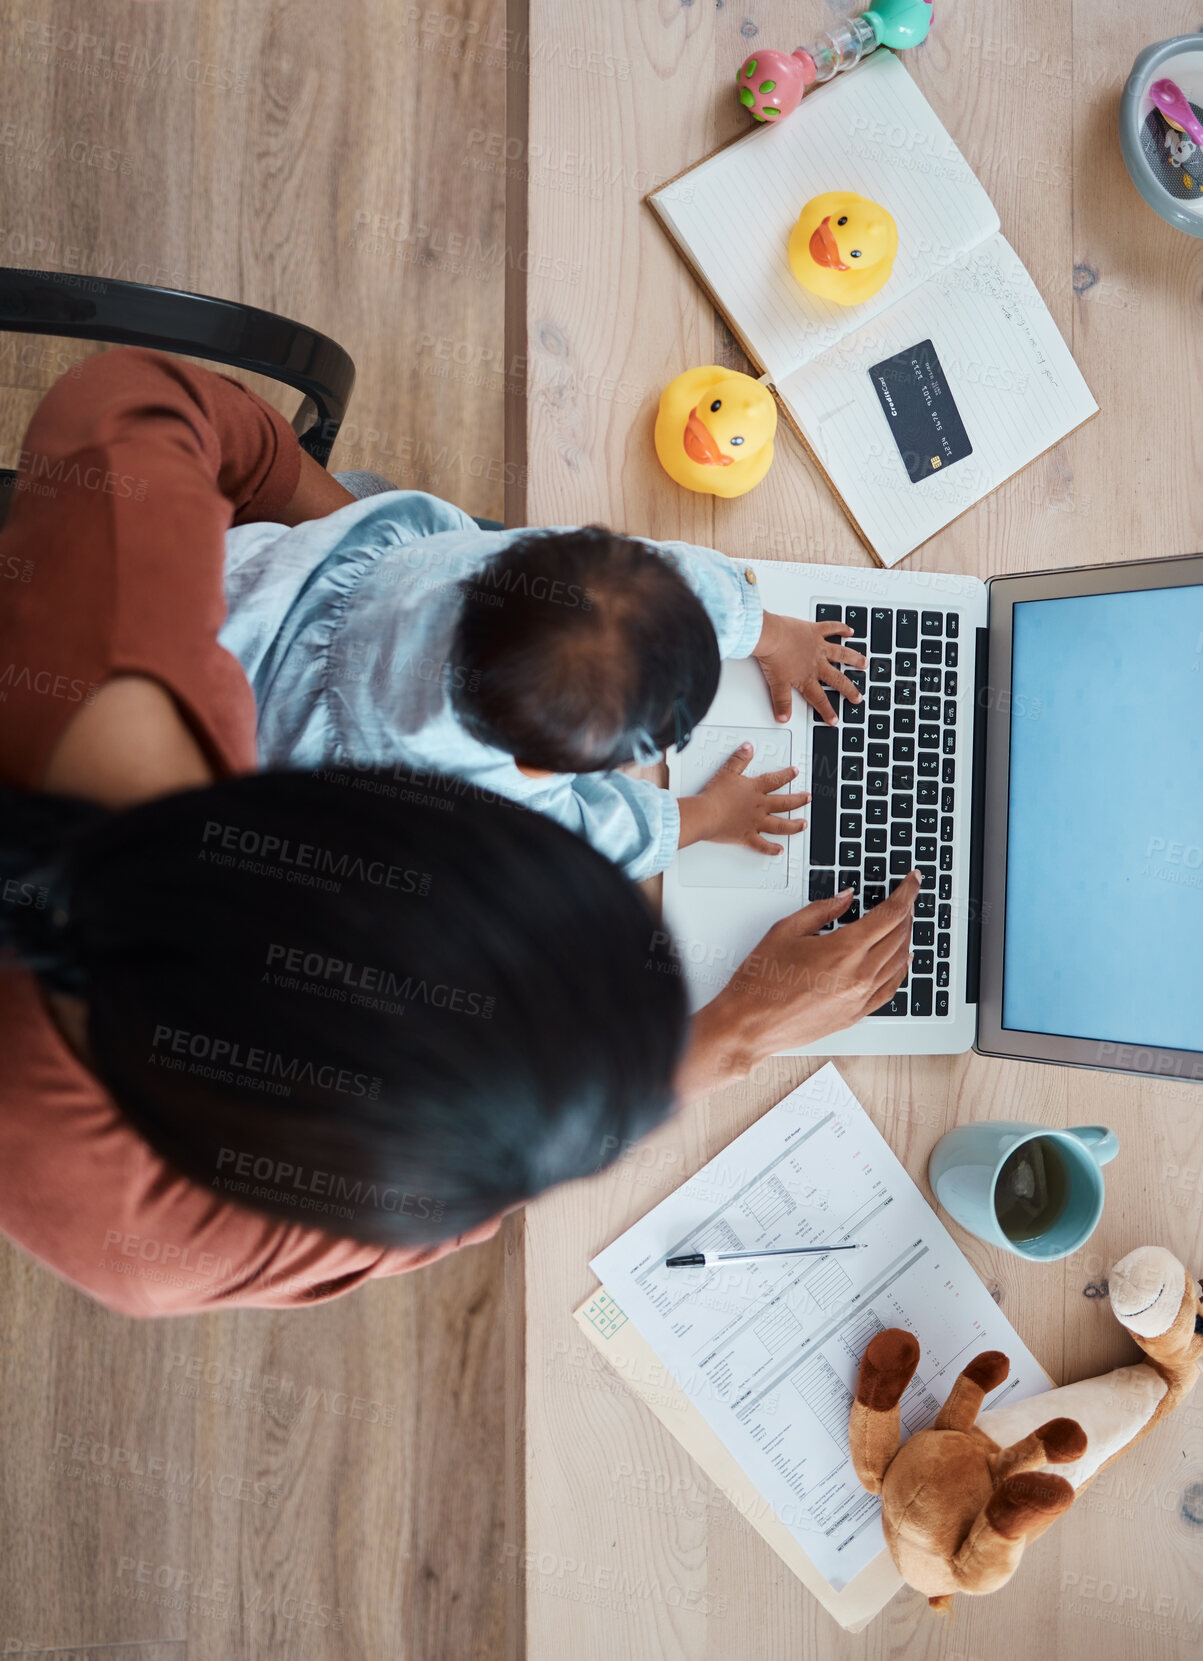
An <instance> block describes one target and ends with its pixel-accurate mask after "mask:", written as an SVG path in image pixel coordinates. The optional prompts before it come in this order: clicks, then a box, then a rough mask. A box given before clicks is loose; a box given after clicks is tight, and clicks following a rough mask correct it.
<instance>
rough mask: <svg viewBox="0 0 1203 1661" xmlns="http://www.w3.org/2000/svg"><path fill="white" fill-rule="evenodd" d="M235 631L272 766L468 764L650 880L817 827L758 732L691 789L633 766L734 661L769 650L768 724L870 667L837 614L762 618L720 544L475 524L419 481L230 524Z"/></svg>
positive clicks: (846, 685) (475, 774)
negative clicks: (688, 861) (709, 853)
mask: <svg viewBox="0 0 1203 1661" xmlns="http://www.w3.org/2000/svg"><path fill="white" fill-rule="evenodd" d="M226 599H227V604H228V607H229V616H228V618H227V621H226V623H225V625H224V627H223V629H222V633H221V639H222V643H223V645H225V646H226V648H227V649H228V650H229V651H231V652H232V653H233V654H234V655H235V656H236V657H237V658H238V659H239V661H240V662H241V663H242V665H243V668H244V669H245V671H246V673H247V676H248V678H249V680H250V682H251V685H252V687H253V689H254V692H255V698H256V702H257V705H258V711H259V749H260V760H261V762H262V763H263V764H264V765H269V766H289V767H305V766H310V767H318V766H329V765H343V766H354V765H368V764H371V765H375V766H379V765H388V764H398V763H399V764H402V766H403V768H404V769H405V771H404V772H401V773H399V780H401V781H404V780H405V779H410V781H411V782H412V783H414V784H415V785H416V786H418V787H420V784H421V776H422V775H424V774H426V773H429V772H434V773H437V774H440V775H445V774H454V775H457V776H458V777H460V778H462V779H463V780H465V781H466V782H467V783H468V784H469V785H471V786H474V787H476V788H478V789H480V790H482V791H488V792H495V793H497V794H499V795H502V796H505V797H507V798H510V799H512V800H516V801H519V802H522V803H524V804H525V805H526V806H528V807H530V808H532V809H534V810H536V811H538V812H542V813H546V814H548V815H549V816H550V817H552V818H554V819H556V820H558V821H559V822H560V823H561V824H564V825H567V826H569V827H570V828H571V829H572V830H575V831H577V832H578V833H579V834H581V835H583V836H585V837H587V838H588V840H589V841H590V842H592V843H593V844H594V846H595V847H597V848H598V849H599V850H600V851H601V852H603V853H605V854H607V855H608V856H609V857H610V858H611V859H613V860H614V861H615V862H616V863H617V864H619V865H621V866H622V868H623V869H624V870H625V871H626V873H627V875H628V876H630V877H631V878H632V879H634V880H641V879H643V878H646V877H650V876H654V875H656V873H658V872H660V871H662V870H663V869H664V868H665V867H666V866H667V865H668V864H669V863H670V862H671V860H672V858H673V855H674V854H675V853H676V850H677V849H678V848H681V847H686V846H688V845H689V844H690V843H692V842H698V841H703V840H710V841H718V842H733V843H742V844H744V845H746V846H749V847H752V848H755V849H757V850H759V851H760V852H762V853H765V854H767V855H777V854H779V853H780V852H781V845H780V844H779V843H776V842H770V841H768V840H766V836H767V835H769V834H771V835H776V836H789V835H794V834H796V833H797V832H798V831H800V830H802V829H803V828H804V825H805V821H804V820H801V819H787V818H785V817H783V815H785V814H788V813H789V812H790V811H791V810H792V809H794V808H797V807H800V806H801V805H802V804H803V803H805V802H806V801H808V800H809V797H808V796H806V795H805V794H803V793H800V792H794V793H789V792H787V791H786V790H785V788H784V787H786V786H787V785H788V784H789V783H790V781H791V780H792V779H794V778H795V777H796V775H797V769H796V768H793V767H790V768H785V769H782V770H780V771H778V772H772V773H762V774H760V775H759V776H755V777H749V776H748V775H747V773H746V771H745V770H746V768H747V765H748V761H749V759H750V757H751V753H752V747H751V745H750V744H745V745H742V746H741V747H740V748H739V749H738V750H736V752H735V754H734V755H733V756H731V758H730V759H729V760H728V761H727V762H726V763H725V764H724V765H723V766H722V767H721V768H720V769H719V770H718V772H717V773H716V774H715V775H714V777H713V778H712V779H711V780H710V781H709V783H707V785H706V786H705V788H704V789H703V790H702V791H701V792H700V793H699V794H698V795H696V796H690V797H686V798H684V799H682V800H681V801H680V802H679V803H678V801H677V800H676V799H675V798H674V797H673V796H671V795H670V794H669V793H668V792H667V791H665V790H661V789H659V788H658V787H657V786H655V785H653V784H651V783H650V782H649V781H647V780H646V779H640V778H634V777H632V776H630V774H629V773H627V772H624V771H621V769H623V768H625V767H627V766H628V764H630V763H636V764H646V763H649V762H652V761H655V760H656V759H657V758H658V757H659V755H660V754H661V752H662V751H663V750H664V749H666V748H667V746H668V745H670V744H675V745H677V746H678V747H681V746H683V745H684V744H686V743H687V742H688V740H689V736H690V734H691V732H692V730H693V728H694V727H695V726H696V725H697V723H698V722H699V721H701V720H702V719H703V717H704V716H705V714H706V711H707V709H708V708H709V706H710V704H711V702H712V700H713V698H714V694H715V691H716V689H717V687H718V680H719V671H720V664H721V660H722V659H723V658H728V657H747V656H755V657H756V658H757V660H758V662H759V663H760V666H761V669H762V670H763V672H764V676H765V680H766V682H767V685H768V695H769V698H770V700H771V703H772V707H773V710H774V713H775V715H776V718H777V719H778V720H779V721H785V720H788V718H789V714H790V709H791V705H792V700H793V689H794V688H797V689H798V691H799V692H801V694H802V696H803V697H804V698H805V699H806V700H807V701H808V702H809V703H810V704H811V705H812V706H813V707H814V709H815V710H816V711H817V712H818V714H819V715H820V716H821V717H822V718H823V719H825V720H827V721H829V722H832V723H834V720H835V717H834V715H833V713H832V708H831V703H830V701H829V699H828V696H827V693H826V691H825V687H826V686H830V687H832V688H833V689H835V690H838V691H839V692H841V693H843V694H844V695H845V696H847V697H850V698H851V699H853V701H859V698H860V694H859V692H858V691H857V690H856V688H855V687H854V686H853V685H852V684H851V683H850V682H849V681H848V680H847V679H846V677H845V676H844V675H843V674H842V673H841V669H840V667H839V666H840V665H846V666H849V667H863V666H864V659H863V658H862V657H861V656H860V655H859V654H858V653H856V652H853V651H851V650H850V649H849V648H848V647H846V646H844V645H842V644H840V642H839V639H831V638H828V637H832V636H839V637H841V638H842V637H845V636H847V635H848V634H850V633H851V631H850V630H849V629H848V628H847V627H846V626H843V625H833V624H830V623H824V624H821V625H820V624H817V623H809V622H803V621H799V620H797V619H794V618H786V617H778V616H774V615H773V614H771V613H766V612H765V611H764V610H763V608H762V606H761V603H760V597H759V593H758V590H757V586H756V579H755V573H754V572H752V571H750V570H747V569H745V568H744V567H742V566H740V565H739V564H738V563H737V562H736V561H734V560H730V559H727V558H726V557H725V556H724V555H722V554H719V553H716V552H715V551H714V550H713V549H709V548H701V547H694V546H691V545H689V544H684V543H658V544H657V543H648V542H642V541H637V540H635V539H634V538H631V537H625V536H618V535H615V534H614V533H612V532H610V531H606V530H600V529H598V528H596V527H590V528H588V529H583V530H582V529H576V530H520V531H482V530H481V529H480V528H479V527H478V526H477V525H476V524H475V522H474V521H473V520H471V519H469V518H468V516H467V515H466V514H464V513H461V512H460V510H459V509H458V508H455V507H452V506H451V505H450V504H448V503H445V502H440V501H438V500H437V498H435V497H432V496H427V495H425V494H424V493H422V492H419V491H392V490H390V491H388V492H387V493H385V494H378V495H373V496H371V497H369V498H367V499H365V500H363V501H359V502H356V503H354V504H352V505H351V506H348V507H345V508H342V509H340V510H338V511H337V512H335V513H333V514H330V515H329V516H327V517H326V518H324V519H318V520H311V521H309V522H307V523H305V524H302V525H299V526H297V527H295V528H293V529H291V530H289V529H285V528H284V527H282V526H264V525H261V524H258V525H248V526H245V527H240V528H237V529H235V530H233V531H231V532H230V533H229V535H228V539H227V558H226Z"/></svg>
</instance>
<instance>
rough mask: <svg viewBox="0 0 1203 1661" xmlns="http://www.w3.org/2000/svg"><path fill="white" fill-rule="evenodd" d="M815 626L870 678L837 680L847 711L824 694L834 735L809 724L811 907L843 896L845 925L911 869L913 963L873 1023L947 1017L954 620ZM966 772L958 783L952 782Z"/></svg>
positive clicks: (821, 613) (893, 616)
mask: <svg viewBox="0 0 1203 1661" xmlns="http://www.w3.org/2000/svg"><path fill="white" fill-rule="evenodd" d="M815 617H816V619H817V621H818V622H820V623H847V624H848V626H849V627H850V628H851V630H852V633H851V635H850V636H849V637H848V638H847V639H846V640H845V639H841V641H840V644H841V645H844V646H848V647H851V649H852V650H853V651H854V652H861V653H863V654H864V655H865V656H866V657H867V658H868V660H869V662H868V669H867V670H860V669H850V670H845V671H844V673H845V674H846V675H847V677H848V679H849V680H850V681H851V682H852V684H853V685H854V686H855V687H856V688H857V690H858V691H860V692H861V693H862V694H863V699H862V702H861V703H859V704H851V703H849V702H848V701H847V699H845V698H842V697H841V696H840V694H839V693H838V692H833V691H830V690H829V691H828V693H827V696H828V698H829V699H830V700H831V707H832V710H833V712H834V713H835V715H836V716H837V718H838V720H839V726H838V727H827V726H824V725H822V724H820V723H819V722H818V721H816V722H815V723H814V733H813V750H812V754H811V784H810V792H811V802H810V807H809V818H810V898H811V899H812V900H823V899H828V898H830V897H831V896H832V895H834V894H836V893H838V892H840V891H841V890H843V889H845V888H851V889H852V890H853V899H852V903H851V905H850V906H849V907H848V910H847V911H846V912H845V913H844V916H843V917H842V918H841V919H840V922H841V923H852V922H855V921H856V919H857V918H858V917H859V916H860V915H861V913H862V911H869V910H871V909H872V908H873V907H874V906H875V905H877V904H879V902H880V901H882V900H884V899H885V897H886V895H887V894H892V893H893V891H894V889H895V888H897V886H898V884H899V883H900V882H901V881H902V879H903V877H904V876H905V875H906V873H907V872H908V871H909V870H910V869H911V868H912V866H914V867H917V868H918V869H919V870H920V871H921V872H922V874H923V886H922V888H921V889H920V891H919V896H918V898H917V899H916V901H915V922H914V928H913V931H912V935H911V941H912V949H913V951H914V954H915V955H914V960H913V961H912V963H911V967H910V972H909V974H908V977H907V979H906V980H905V981H903V983H902V986H901V988H900V989H899V990H898V992H896V993H895V995H894V997H893V998H892V999H891V1000H890V1002H889V1003H888V1004H884V1005H883V1006H882V1008H880V1009H878V1010H874V1012H873V1013H874V1015H876V1016H889V1015H918V1016H941V1015H947V1014H948V1008H949V974H950V959H951V953H952V926H953V914H954V906H955V905H956V903H957V899H958V896H957V895H956V894H954V892H953V866H954V859H953V829H954V826H955V823H956V801H957V791H958V788H961V787H963V788H965V789H968V787H969V772H968V766H969V758H968V757H967V756H966V757H962V756H960V755H958V753H957V715H958V700H959V698H960V695H961V686H962V682H963V680H964V675H963V673H962V669H961V663H960V656H961V650H962V646H961V639H960V616H959V614H958V613H957V612H955V611H927V610H908V609H906V608H903V607H899V608H897V609H895V608H894V607H891V606H856V605H850V606H839V605H834V604H831V605H819V606H816V608H815ZM958 768H961V769H963V770H964V771H963V776H961V775H958Z"/></svg>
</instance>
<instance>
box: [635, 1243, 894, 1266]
mask: <svg viewBox="0 0 1203 1661" xmlns="http://www.w3.org/2000/svg"><path fill="white" fill-rule="evenodd" d="M868 1249H869V1242H868V1241H867V1240H859V1241H857V1242H856V1244H855V1245H850V1246H770V1247H769V1248H768V1249H767V1250H765V1251H759V1252H683V1253H681V1254H680V1255H679V1256H677V1257H666V1258H665V1259H664V1266H665V1268H667V1269H709V1268H710V1267H711V1266H712V1265H713V1264H715V1263H736V1262H739V1261H740V1260H741V1259H743V1258H749V1257H820V1256H822V1255H823V1253H825V1252H863V1251H867V1250H868Z"/></svg>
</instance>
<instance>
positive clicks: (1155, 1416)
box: [978, 1246, 1203, 1492]
mask: <svg viewBox="0 0 1203 1661" xmlns="http://www.w3.org/2000/svg"><path fill="white" fill-rule="evenodd" d="M1108 1283H1109V1285H1110V1289H1111V1292H1110V1296H1111V1310H1112V1313H1113V1314H1114V1315H1115V1317H1116V1319H1117V1320H1118V1321H1119V1323H1120V1325H1121V1326H1125V1327H1127V1329H1128V1331H1129V1332H1130V1333H1131V1334H1132V1336H1133V1338H1135V1340H1136V1342H1137V1343H1138V1344H1139V1345H1140V1347H1141V1349H1142V1350H1143V1351H1144V1352H1145V1356H1146V1359H1145V1360H1144V1361H1141V1362H1137V1363H1136V1365H1135V1366H1129V1367H1116V1368H1115V1369H1114V1371H1112V1372H1110V1373H1101V1374H1099V1376H1098V1377H1097V1378H1085V1379H1080V1380H1078V1381H1077V1382H1076V1383H1074V1384H1063V1385H1062V1386H1061V1387H1060V1388H1059V1389H1057V1390H1049V1391H1048V1392H1047V1393H1046V1394H1045V1395H1043V1396H1033V1397H1030V1398H1029V1399H1028V1400H1027V1401H1022V1402H1015V1403H1014V1404H1013V1405H1009V1406H1007V1407H999V1408H995V1409H993V1410H992V1411H991V1412H987V1413H983V1414H982V1416H981V1418H980V1420H979V1421H978V1423H979V1427H980V1428H981V1429H982V1430H984V1431H985V1432H986V1434H987V1435H988V1436H990V1437H992V1438H993V1439H994V1440H995V1441H1007V1442H1009V1441H1013V1440H1016V1439H1017V1438H1019V1437H1021V1436H1023V1435H1025V1434H1026V1433H1027V1432H1028V1431H1029V1430H1030V1429H1031V1428H1032V1427H1033V1425H1034V1423H1035V1421H1036V1419H1037V1418H1042V1417H1044V1416H1045V1415H1046V1414H1047V1413H1049V1412H1050V1411H1052V1412H1055V1413H1058V1414H1061V1415H1064V1416H1066V1417H1068V1418H1071V1419H1076V1420H1077V1422H1078V1423H1079V1424H1080V1425H1081V1426H1082V1429H1083V1430H1084V1431H1085V1432H1086V1438H1087V1448H1086V1451H1085V1454H1084V1456H1083V1457H1082V1458H1081V1459H1078V1460H1075V1461H1074V1462H1073V1463H1072V1464H1068V1465H1066V1466H1065V1467H1063V1468H1062V1471H1061V1475H1062V1476H1064V1477H1065V1478H1066V1479H1067V1480H1068V1481H1069V1482H1070V1483H1071V1484H1072V1485H1073V1488H1074V1491H1075V1492H1081V1490H1082V1489H1083V1488H1084V1487H1085V1486H1086V1484H1087V1483H1088V1482H1090V1481H1091V1480H1092V1478H1094V1477H1095V1476H1097V1475H1098V1473H1099V1471H1101V1470H1102V1469H1103V1468H1104V1467H1105V1466H1107V1465H1110V1464H1111V1463H1112V1461H1113V1460H1115V1459H1118V1458H1119V1456H1120V1455H1121V1454H1122V1453H1126V1452H1127V1450H1128V1449H1129V1448H1130V1447H1132V1446H1133V1445H1134V1444H1135V1443H1136V1442H1138V1441H1139V1440H1140V1439H1141V1437H1142V1436H1147V1435H1148V1433H1149V1431H1150V1430H1152V1428H1153V1426H1154V1425H1156V1424H1158V1423H1160V1421H1161V1420H1162V1419H1164V1418H1165V1416H1166V1415H1167V1414H1168V1413H1171V1412H1173V1410H1174V1408H1175V1407H1177V1406H1178V1404H1179V1403H1180V1402H1181V1401H1182V1400H1183V1399H1184V1398H1185V1397H1186V1396H1187V1395H1189V1393H1190V1391H1191V1390H1192V1389H1193V1388H1194V1385H1195V1381H1196V1380H1197V1378H1198V1376H1199V1364H1200V1361H1201V1360H1203V1304H1201V1303H1200V1300H1199V1290H1198V1287H1197V1285H1196V1283H1195V1281H1194V1280H1193V1279H1192V1277H1191V1276H1190V1275H1189V1274H1188V1273H1187V1272H1186V1270H1185V1268H1183V1266H1182V1264H1181V1263H1180V1262H1179V1261H1178V1259H1177V1258H1176V1257H1175V1256H1174V1254H1173V1252H1170V1251H1166V1249H1165V1248H1164V1247H1163V1246H1138V1247H1137V1249H1136V1250H1135V1251H1133V1252H1129V1253H1128V1255H1127V1257H1124V1258H1121V1259H1120V1261H1119V1262H1118V1263H1117V1264H1116V1265H1115V1267H1114V1268H1113V1269H1112V1271H1111V1274H1110V1275H1109V1277H1108Z"/></svg>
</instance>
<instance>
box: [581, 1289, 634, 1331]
mask: <svg viewBox="0 0 1203 1661" xmlns="http://www.w3.org/2000/svg"><path fill="white" fill-rule="evenodd" d="M585 1319H586V1320H587V1321H588V1322H589V1325H590V1326H594V1327H596V1328H597V1330H598V1331H599V1332H600V1333H601V1335H602V1337H603V1338H613V1336H614V1334H615V1333H616V1332H617V1331H618V1329H619V1328H620V1327H624V1326H625V1325H626V1324H627V1318H626V1316H625V1315H624V1314H623V1312H622V1310H621V1309H620V1308H619V1307H618V1305H617V1304H616V1303H615V1302H614V1299H613V1298H612V1297H611V1296H610V1294H609V1293H608V1292H607V1291H606V1290H605V1288H604V1287H602V1288H601V1289H600V1290H599V1291H598V1292H597V1293H596V1294H595V1295H594V1296H593V1297H592V1298H591V1299H590V1300H589V1303H588V1304H587V1305H586V1307H585Z"/></svg>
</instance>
